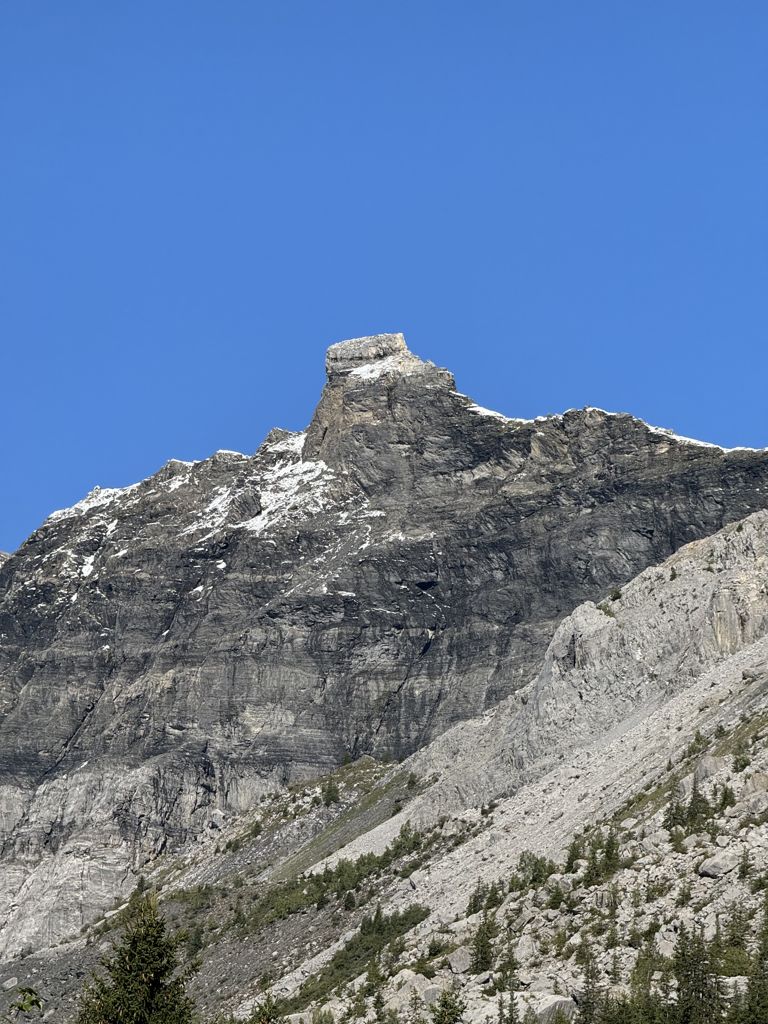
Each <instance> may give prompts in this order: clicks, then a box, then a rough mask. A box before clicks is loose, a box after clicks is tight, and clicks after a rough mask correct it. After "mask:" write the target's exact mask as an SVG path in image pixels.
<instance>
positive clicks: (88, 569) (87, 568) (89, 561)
mask: <svg viewBox="0 0 768 1024" xmlns="http://www.w3.org/2000/svg"><path fill="white" fill-rule="evenodd" d="M95 559H96V555H88V557H87V558H86V560H85V561H84V562H83V567H82V569H81V570H80V575H81V576H84V577H85V578H86V579H87V578H88V577H89V576H90V575H91V573H92V572H93V563H94V561H95Z"/></svg>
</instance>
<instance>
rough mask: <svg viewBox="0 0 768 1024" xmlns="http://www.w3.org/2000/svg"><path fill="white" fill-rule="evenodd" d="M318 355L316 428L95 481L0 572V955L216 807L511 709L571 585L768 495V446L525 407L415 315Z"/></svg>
mask: <svg viewBox="0 0 768 1024" xmlns="http://www.w3.org/2000/svg"><path fill="white" fill-rule="evenodd" d="M327 367H328V380H327V382H326V384H325V387H324V389H323V394H322V397H321V400H320V403H319V405H318V407H317V410H316V412H315V414H314V417H313V420H312V423H311V425H310V427H309V428H308V430H307V432H306V434H304V433H296V434H292V433H286V432H284V431H275V432H273V433H272V434H270V435H269V437H268V438H267V439H266V441H265V442H264V444H263V445H262V446H261V448H260V449H259V451H258V452H257V453H256V454H255V455H253V456H246V455H241V454H238V453H232V452H220V453H217V454H216V455H215V456H212V457H211V458H210V459H206V460H204V461H203V462H199V463H180V462H171V463H169V464H168V465H167V466H166V467H164V469H162V470H161V471H160V472H159V473H157V474H155V475H154V476H153V477H151V478H149V479H148V480H145V481H143V482H142V483H140V484H136V485H132V486H130V487H126V488H121V489H104V490H95V491H93V492H92V493H91V494H90V495H89V496H88V497H87V498H85V499H83V501H81V502H78V504H77V505H76V506H74V507H73V508H71V509H68V510H64V511H62V512H59V513H55V514H53V515H51V516H49V518H48V520H47V521H46V522H45V523H44V524H43V525H42V526H41V527H40V529H38V530H37V531H36V532H35V533H34V534H33V535H32V536H31V537H30V538H29V539H28V540H27V541H26V542H25V543H24V544H23V545H22V546H21V547H20V548H19V550H18V551H17V552H15V553H14V555H13V556H12V557H11V558H10V560H8V561H7V562H6V563H5V564H4V565H3V566H2V573H0V787H4V794H3V802H2V803H0V847H1V848H2V849H1V852H0V864H2V865H4V867H5V868H6V869H7V870H5V872H4V874H0V900H3V901H4V902H5V904H6V905H8V906H11V905H12V904H13V905H14V906H15V908H16V909H15V910H14V912H13V915H12V917H9V920H8V923H7V925H6V926H5V928H4V929H0V951H2V949H6V950H8V951H14V950H18V949H19V948H22V947H23V946H25V945H31V946H34V947H40V946H44V945H50V944H52V943H55V942H57V941H59V940H60V939H61V938H63V937H64V936H67V935H70V934H72V933H73V932H76V931H77V930H78V929H79V928H80V927H81V926H82V925H83V924H86V923H87V922H88V921H90V920H92V919H94V917H95V915H96V914H97V913H100V912H101V910H102V909H103V905H104V902H105V900H106V902H110V901H111V899H112V897H113V895H115V894H118V893H119V892H123V891H125V890H126V889H127V888H130V886H131V884H132V882H131V876H130V874H129V873H128V868H127V866H128V865H133V866H134V867H137V868H141V867H142V866H143V865H144V864H146V863H150V862H152V861H153V859H154V858H155V857H156V856H158V855H159V853H160V852H161V851H162V850H164V849H166V848H168V847H171V846H175V845H178V844H182V843H184V842H185V841H187V840H189V839H190V837H192V836H195V835H199V834H201V833H204V832H205V830H206V829H207V828H208V827H209V822H210V820H211V816H212V814H213V813H214V809H215V810H216V811H217V812H221V813H226V814H233V813H241V812H243V811H246V810H247V809H249V808H251V807H252V806H254V804H255V803H256V802H258V800H259V799H260V797H261V796H262V795H263V794H264V793H265V792H266V791H267V790H271V789H274V788H275V787H278V786H280V785H282V784H284V783H293V782H298V781H300V780H303V779H307V778H315V777H317V775H319V774H320V773H322V772H324V771H328V770H330V769H332V768H334V767H335V766H336V765H339V764H341V763H342V762H343V761H345V760H350V759H351V760H354V759H357V758H359V757H360V756H361V755H363V754H372V755H374V756H383V757H386V758H390V759H391V758H397V759H400V758H403V757H405V756H407V755H409V754H411V753H413V752H414V751H415V750H418V749H419V748H422V747H424V746H425V745H426V744H427V743H429V742H430V740H432V739H434V738H435V737H437V736H439V735H440V734H442V733H444V732H445V731H446V730H447V729H448V728H449V727H450V726H452V725H454V724H455V723H457V722H460V721H463V720H465V719H468V718H471V717H473V716H476V715H478V714H481V713H483V712H485V711H486V710H488V709H489V708H491V707H494V706H498V705H500V702H502V701H503V700H505V699H506V698H509V697H510V696H512V695H514V694H515V693H516V692H517V691H518V690H520V688H521V687H524V686H525V685H526V684H528V683H529V682H530V680H531V679H532V678H534V676H535V674H536V672H537V670H538V669H539V668H540V665H541V662H542V658H543V657H544V655H545V652H546V650H547V647H548V645H549V643H550V641H551V640H552V638H553V636H554V635H555V633H556V631H557V629H558V626H559V624H560V623H561V621H562V620H563V618H564V617H565V616H566V615H568V614H569V613H571V612H573V610H574V608H575V607H576V606H577V605H579V604H580V603H581V602H583V601H585V600H596V601H600V600H602V599H603V598H604V597H605V595H606V594H610V593H611V592H612V589H613V588H617V587H620V586H622V585H624V584H626V582H627V581H628V580H630V579H631V578H632V577H633V576H636V575H637V574H638V573H639V572H641V571H642V570H643V569H645V568H647V567H648V566H650V565H655V564H658V563H660V562H662V561H663V560H664V559H665V558H667V557H668V556H669V555H670V554H672V552H674V551H676V550H677V549H678V548H679V547H680V546H681V545H682V544H685V543H687V542H689V541H693V540H696V539H698V538H702V537H706V536H708V535H710V534H712V533H713V532H715V531H716V530H719V529H721V528H722V527H723V526H725V525H727V524H728V523H732V522H734V521H736V520H739V519H743V518H744V517H745V516H747V515H749V514H750V513H753V512H756V511H758V510H761V509H763V508H765V506H766V495H768V453H766V452H750V451H736V452H724V451H723V450H721V449H719V448H716V447H712V446H704V445H698V444H695V443H691V442H685V441H683V440H681V439H677V438H675V437H673V436H672V435H669V434H668V433H665V432H663V431H658V430H654V429H653V428H649V427H648V426H647V425H645V424H643V423H642V422H641V421H639V420H635V419H633V418H632V417H631V416H627V415H610V414H606V413H603V412H600V411H599V410H581V411H573V412H568V413H565V414H563V415H560V416H550V417H546V418H544V419H541V420H533V421H521V420H514V419H509V418H507V417H505V416H501V415H500V414H498V413H494V412H491V411H489V410H487V409H482V408H481V407H479V406H477V405H475V404H474V403H473V402H472V401H471V399H469V398H468V397H467V396H465V395H462V394H460V393H459V392H457V391H456V388H455V384H454V380H453V377H452V375H451V374H450V373H449V372H448V371H447V370H443V369H440V368H439V367H437V366H435V365H434V364H433V363H430V362H428V361H425V360H422V359H420V358H419V357H417V356H415V355H413V354H412V353H411V352H409V351H408V348H407V347H406V344H405V340H404V338H403V336H402V335H399V334H389V335H376V336H373V337H369V338H358V339H353V340H351V341H347V342H342V343H340V344H338V345H334V346H332V347H331V349H330V350H329V352H328V357H327ZM614 603H615V602H614ZM609 610H612V609H609ZM602 614H603V613H598V612H594V610H593V614H592V620H591V621H593V622H594V621H595V617H596V616H597V615H602ZM603 617H604V618H607V619H610V616H603ZM597 621H602V620H601V619H597ZM566 646H567V645H566ZM601 699H602V698H601ZM63 808H66V809H67V810H63ZM73 851H74V852H73ZM94 864H98V866H99V867H98V878H97V877H96V875H93V874H92V873H91V872H92V868H93V865H94ZM105 893H108V894H109V898H108V899H107V897H105ZM32 910H34V913H33V912H32Z"/></svg>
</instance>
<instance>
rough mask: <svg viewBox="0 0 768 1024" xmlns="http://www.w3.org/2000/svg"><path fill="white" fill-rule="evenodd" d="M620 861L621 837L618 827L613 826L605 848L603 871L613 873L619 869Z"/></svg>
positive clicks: (608, 873)
mask: <svg viewBox="0 0 768 1024" xmlns="http://www.w3.org/2000/svg"><path fill="white" fill-rule="evenodd" d="M620 863H621V860H620V857H619V837H618V835H617V834H616V829H615V828H614V827H613V826H611V829H610V831H609V833H608V836H607V838H606V840H605V848H604V850H603V873H604V874H605V875H612V874H613V873H614V871H618V869H619V865H620Z"/></svg>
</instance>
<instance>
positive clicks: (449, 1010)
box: [430, 988, 467, 1024]
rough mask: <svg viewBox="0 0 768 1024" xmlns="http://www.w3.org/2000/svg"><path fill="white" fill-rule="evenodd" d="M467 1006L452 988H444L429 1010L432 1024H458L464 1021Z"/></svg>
mask: <svg viewBox="0 0 768 1024" xmlns="http://www.w3.org/2000/svg"><path fill="white" fill-rule="evenodd" d="M466 1009H467V1004H466V1003H465V1002H464V1000H463V999H462V998H461V996H460V995H459V993H458V992H457V991H456V989H454V988H446V989H443V991H442V992H441V993H440V997H439V999H438V1000H437V1002H436V1003H435V1004H434V1005H433V1006H432V1007H431V1008H430V1013H431V1014H432V1021H433V1024H459V1022H460V1021H463V1020H464V1014H465V1012H466Z"/></svg>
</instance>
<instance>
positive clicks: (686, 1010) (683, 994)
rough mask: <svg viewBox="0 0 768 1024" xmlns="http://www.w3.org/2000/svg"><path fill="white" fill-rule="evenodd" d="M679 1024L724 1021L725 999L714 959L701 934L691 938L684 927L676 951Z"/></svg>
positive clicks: (677, 1014) (683, 926)
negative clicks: (723, 1008) (723, 1005)
mask: <svg viewBox="0 0 768 1024" xmlns="http://www.w3.org/2000/svg"><path fill="white" fill-rule="evenodd" d="M675 977H676V979H677V984H678V990H677V1013H676V1017H677V1022H678V1024H712V1022H713V1021H718V1020H720V1019H721V1017H722V997H721V994H720V987H719V983H718V978H717V975H716V973H715V970H714V965H713V963H712V956H711V952H710V949H709V947H708V946H707V943H706V942H705V941H704V936H703V935H702V933H701V932H700V931H699V932H694V933H693V934H692V935H691V934H689V932H688V929H687V928H686V927H685V924H682V925H681V926H680V934H679V936H678V940H677V948H676V950H675Z"/></svg>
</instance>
